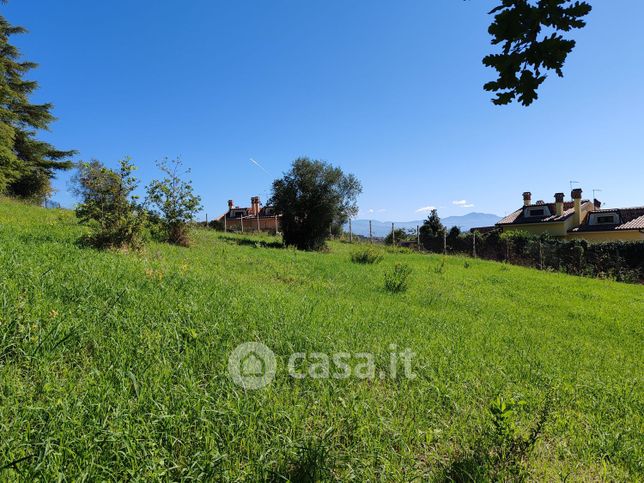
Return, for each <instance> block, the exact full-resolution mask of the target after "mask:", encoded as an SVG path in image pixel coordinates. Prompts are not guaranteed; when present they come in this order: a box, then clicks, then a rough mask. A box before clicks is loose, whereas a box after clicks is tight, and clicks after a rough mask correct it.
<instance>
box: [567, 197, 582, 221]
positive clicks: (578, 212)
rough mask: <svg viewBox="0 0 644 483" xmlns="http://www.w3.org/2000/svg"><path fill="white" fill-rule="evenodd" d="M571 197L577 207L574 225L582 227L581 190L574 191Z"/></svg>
mask: <svg viewBox="0 0 644 483" xmlns="http://www.w3.org/2000/svg"><path fill="white" fill-rule="evenodd" d="M570 196H572V201H573V202H574V205H575V217H574V218H573V223H574V225H575V226H579V225H581V188H577V189H574V190H572V193H570Z"/></svg>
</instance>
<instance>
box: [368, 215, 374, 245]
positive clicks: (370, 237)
mask: <svg viewBox="0 0 644 483" xmlns="http://www.w3.org/2000/svg"><path fill="white" fill-rule="evenodd" d="M369 243H373V236H372V235H371V220H369Z"/></svg>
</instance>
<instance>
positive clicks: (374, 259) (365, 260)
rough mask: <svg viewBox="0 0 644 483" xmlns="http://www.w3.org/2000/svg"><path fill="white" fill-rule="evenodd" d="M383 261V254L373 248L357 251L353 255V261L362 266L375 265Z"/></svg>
mask: <svg viewBox="0 0 644 483" xmlns="http://www.w3.org/2000/svg"><path fill="white" fill-rule="evenodd" d="M382 259H383V256H382V254H381V253H380V252H378V251H376V250H375V249H373V248H364V249H361V250H356V251H355V252H353V253H352V254H351V261H352V262H353V263H360V264H362V265H373V264H376V263H380V262H381V261H382Z"/></svg>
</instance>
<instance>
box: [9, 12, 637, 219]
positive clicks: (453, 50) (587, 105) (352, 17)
mask: <svg viewBox="0 0 644 483" xmlns="http://www.w3.org/2000/svg"><path fill="white" fill-rule="evenodd" d="M590 2H591V4H592V5H593V7H594V10H593V12H592V14H591V16H590V17H589V19H588V26H587V28H586V29H584V30H582V31H578V32H573V36H574V38H575V39H576V40H577V42H578V43H577V48H576V49H575V51H574V52H573V54H572V56H571V57H570V58H569V61H568V63H567V65H566V67H565V75H566V77H565V78H563V79H559V78H556V77H551V78H549V79H548V80H547V81H546V83H545V84H544V86H543V88H542V89H541V91H540V99H539V100H538V101H537V103H536V104H534V105H533V106H532V107H530V108H523V107H520V106H510V107H495V106H493V105H492V103H491V102H490V100H489V99H490V95H489V94H488V93H486V92H484V91H483V89H482V85H483V84H484V83H485V82H486V81H488V80H491V79H493V78H494V72H493V71H492V70H490V69H487V68H485V67H484V66H483V65H482V64H481V59H482V57H483V56H484V55H485V54H486V53H488V52H491V51H492V50H491V49H492V47H491V46H490V44H489V36H488V34H487V27H488V25H489V23H490V17H489V16H488V15H486V12H487V11H488V10H489V9H490V8H491V7H492V6H493V5H494V4H495V3H496V2H494V1H489V0H474V1H462V0H431V1H427V0H405V1H394V0H388V1H383V0H351V1H348V0H270V1H269V0H227V1H219V0H190V1H185V2H169V1H165V2H163V1H161V2H160V1H151V0H137V1H131V0H129V1H123V0H114V1H111V2H88V1H87V0H82V1H81V0H66V1H65V2H52V1H50V0H38V1H35V0H11V1H10V3H9V4H8V5H5V6H1V7H0V8H1V9H2V12H3V14H4V15H5V16H6V17H7V18H8V19H9V20H10V21H11V22H13V23H14V24H19V25H23V26H25V27H27V28H28V29H29V30H30V33H29V34H27V35H23V36H20V37H19V38H15V40H14V42H15V43H16V44H17V45H18V46H19V47H20V48H21V49H22V51H23V53H24V56H25V59H28V60H31V61H35V62H38V63H39V64H40V67H39V68H38V69H37V70H35V71H32V73H31V78H33V79H35V80H38V81H39V82H40V84H41V88H40V89H39V91H38V92H37V94H36V95H35V96H34V100H35V101H37V102H45V101H47V102H53V103H54V104H55V115H56V116H57V117H58V118H59V120H58V121H57V122H56V123H54V124H53V125H52V129H51V131H50V132H47V133H44V134H43V136H42V137H43V138H45V139H47V140H48V141H50V142H52V143H54V144H55V145H56V146H57V147H59V148H61V149H67V148H74V149H77V150H78V151H79V152H80V154H79V156H78V157H77V159H83V160H88V159H92V158H96V159H100V160H102V161H103V162H105V163H106V164H108V165H110V166H116V164H117V161H118V160H119V159H121V158H122V157H124V156H126V155H129V156H131V157H132V158H133V160H134V162H135V163H136V164H137V165H138V166H139V176H140V177H141V178H142V180H143V181H144V182H147V181H149V179H151V178H152V177H153V176H154V175H155V168H154V162H155V160H157V159H160V158H163V157H165V156H169V157H176V156H181V158H182V159H183V160H184V162H185V163H186V165H187V166H189V167H190V168H191V169H192V177H193V180H194V184H195V187H196V189H197V191H198V193H199V194H200V195H201V196H202V198H203V204H204V206H205V208H206V211H207V213H208V214H209V215H210V216H211V217H212V216H213V215H215V214H217V215H218V214H220V213H222V212H223V211H225V209H226V200H228V199H229V198H232V199H234V200H235V202H236V203H238V204H240V205H246V204H247V202H248V200H249V199H250V197H251V196H253V195H255V194H257V195H260V196H261V197H262V199H263V200H265V199H266V197H267V195H268V193H269V191H270V184H271V181H272V179H273V178H274V177H277V176H279V175H280V174H281V173H282V172H284V171H286V170H287V169H288V167H289V164H290V162H291V161H292V160H293V159H294V158H296V157H298V156H302V155H306V156H310V157H313V158H318V159H324V160H327V161H329V162H331V163H333V164H336V165H339V166H341V167H342V168H343V169H344V170H345V171H347V172H352V173H354V174H356V175H357V176H358V178H359V179H360V180H361V181H362V183H363V188H364V190H363V194H362V196H361V197H360V200H359V204H360V215H359V216H360V217H361V218H367V217H371V218H374V219H380V220H394V221H404V220H412V219H418V218H421V217H423V216H424V213H423V212H422V211H421V212H419V211H418V210H419V209H421V208H426V207H431V206H435V207H438V208H439V213H440V214H441V215H442V216H449V215H458V214H465V213H467V212H470V211H478V212H486V213H496V214H499V215H503V214H505V213H507V212H510V211H513V210H514V209H516V207H517V206H520V205H521V202H522V201H521V193H522V192H523V191H532V193H533V198H534V199H535V200H536V199H545V200H550V199H551V198H552V195H553V194H554V193H555V192H557V191H564V192H566V193H567V194H568V192H569V191H570V186H569V181H570V180H575V181H579V182H580V183H581V184H580V186H581V187H582V188H583V189H584V190H585V194H586V195H588V196H591V195H592V192H591V190H592V189H594V188H600V189H602V190H603V191H602V192H601V193H599V195H600V196H599V198H600V199H602V200H603V201H605V202H606V203H607V204H608V205H610V206H635V205H644V190H643V189H642V179H644V90H643V89H642V80H643V79H644V55H642V50H643V49H644V30H643V29H642V28H641V19H642V17H644V4H643V3H642V2H641V0H621V1H620V2H608V1H606V0H603V1H599V0H590ZM251 158H253V159H255V160H257V161H258V162H259V163H261V165H262V166H263V167H264V168H265V170H266V171H267V172H268V173H270V175H269V174H267V173H266V172H265V171H263V170H261V169H259V168H258V167H257V166H255V165H254V164H252V163H251V162H250V159H251ZM55 187H56V188H57V189H58V190H59V191H58V193H57V194H56V196H55V199H57V200H58V201H60V202H61V203H63V204H64V205H66V206H72V205H73V203H74V200H73V198H72V197H71V195H70V194H69V193H68V191H67V190H68V188H69V175H67V174H65V175H61V176H59V179H58V180H57V181H56V183H55ZM455 202H459V204H456V203H455Z"/></svg>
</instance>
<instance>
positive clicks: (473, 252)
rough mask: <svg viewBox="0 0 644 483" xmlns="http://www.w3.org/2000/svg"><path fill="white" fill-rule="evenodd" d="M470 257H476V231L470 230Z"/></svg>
mask: <svg viewBox="0 0 644 483" xmlns="http://www.w3.org/2000/svg"><path fill="white" fill-rule="evenodd" d="M472 257H474V258H476V232H475V231H473V232H472Z"/></svg>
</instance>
